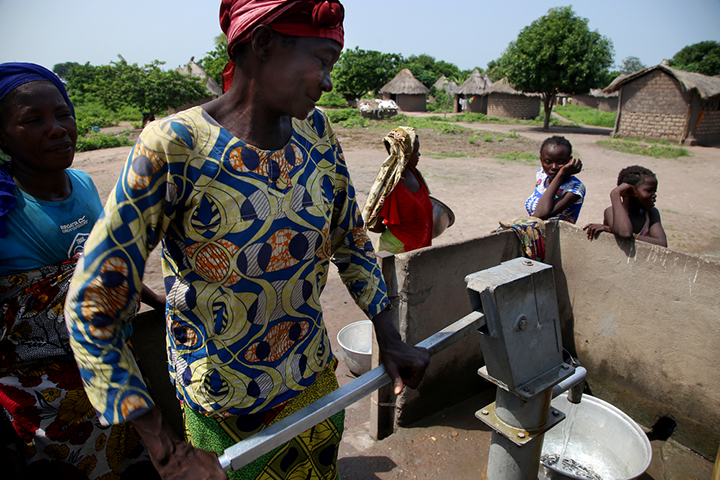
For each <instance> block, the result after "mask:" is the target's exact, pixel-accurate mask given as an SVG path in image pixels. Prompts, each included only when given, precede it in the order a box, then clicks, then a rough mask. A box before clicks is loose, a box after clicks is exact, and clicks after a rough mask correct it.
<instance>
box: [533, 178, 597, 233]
mask: <svg viewBox="0 0 720 480" xmlns="http://www.w3.org/2000/svg"><path fill="white" fill-rule="evenodd" d="M547 178H548V176H547V174H546V173H545V172H544V171H543V169H542V168H541V169H540V170H538V172H537V174H535V190H533V193H532V195H530V196H529V197H528V199H527V200H526V201H525V209H526V210H527V212H528V214H529V215H533V214H534V213H535V209H536V208H537V204H538V202H539V201H540V198H541V197H542V196H543V193H545V190H547V187H546V186H545V181H546V180H547ZM566 193H574V194H575V195H577V196H578V197H580V198H578V199H577V200H576V201H575V203H573V204H572V205H570V206H569V207H568V208H566V209H565V210H564V211H563V212H560V213H559V214H558V215H556V216H554V217H552V218H558V219H560V220H565V221H566V222H570V223H575V222H577V219H578V216H579V215H580V209H581V208H582V205H583V201H584V200H585V185H583V183H582V182H581V181H580V180H578V178H577V177H575V176H572V177H570V178H569V179H567V180H565V182H564V183H563V184H562V185H560V188H558V191H557V192H555V200H557V199H558V198H560V197H562V196H563V195H565V194H566Z"/></svg>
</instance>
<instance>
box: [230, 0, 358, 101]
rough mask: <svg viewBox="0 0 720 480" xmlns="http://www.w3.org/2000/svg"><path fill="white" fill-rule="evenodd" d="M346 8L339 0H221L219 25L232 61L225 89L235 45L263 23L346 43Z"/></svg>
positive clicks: (285, 31) (281, 30) (283, 30)
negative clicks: (344, 25) (344, 27)
mask: <svg viewBox="0 0 720 480" xmlns="http://www.w3.org/2000/svg"><path fill="white" fill-rule="evenodd" d="M344 18H345V9H344V8H343V6H342V4H340V2H339V1H338V0H296V1H292V0H291V1H288V0H222V2H221V4H220V28H222V31H223V32H224V33H225V35H226V36H227V40H228V48H227V52H228V55H230V58H231V60H230V62H228V64H227V65H226V66H225V69H224V70H223V91H227V89H228V88H230V85H231V84H232V79H233V76H234V73H235V67H234V65H233V62H232V52H233V48H234V47H235V46H236V45H238V44H241V43H245V42H249V41H250V36H251V35H252V31H253V29H254V28H255V27H256V26H258V25H259V24H261V23H264V24H266V25H269V26H270V28H272V29H273V30H275V31H276V32H279V33H282V34H284V35H292V36H297V37H321V38H330V39H332V40H335V41H337V42H339V43H340V46H341V47H342V46H343V45H344V36H345V32H344V30H343V20H344Z"/></svg>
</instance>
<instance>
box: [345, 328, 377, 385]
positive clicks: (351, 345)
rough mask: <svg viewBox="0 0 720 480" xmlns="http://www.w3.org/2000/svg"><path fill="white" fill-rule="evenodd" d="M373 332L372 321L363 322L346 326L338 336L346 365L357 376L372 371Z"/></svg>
mask: <svg viewBox="0 0 720 480" xmlns="http://www.w3.org/2000/svg"><path fill="white" fill-rule="evenodd" d="M372 332H373V325H372V321H370V320H361V321H359V322H355V323H351V324H350V325H346V326H344V327H343V328H342V329H341V330H340V331H339V332H338V334H337V340H338V343H339V344H340V347H341V348H342V350H343V354H344V357H345V363H346V364H347V366H348V368H349V369H350V372H351V373H353V374H355V375H358V376H359V375H362V374H364V373H367V372H369V371H370V366H371V358H372Z"/></svg>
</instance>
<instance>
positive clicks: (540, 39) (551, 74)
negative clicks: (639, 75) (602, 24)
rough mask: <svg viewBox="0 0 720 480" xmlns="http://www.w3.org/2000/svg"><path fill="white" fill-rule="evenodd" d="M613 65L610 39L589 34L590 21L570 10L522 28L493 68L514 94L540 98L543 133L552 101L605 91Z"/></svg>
mask: <svg viewBox="0 0 720 480" xmlns="http://www.w3.org/2000/svg"><path fill="white" fill-rule="evenodd" d="M612 60H613V46H612V41H611V40H610V39H608V38H606V37H604V36H602V35H600V33H598V32H597V31H591V30H590V29H589V28H588V20H587V19H586V18H581V17H578V16H577V15H576V14H575V12H573V10H572V8H571V7H558V8H552V9H550V11H548V13H547V14H546V15H544V16H542V17H540V18H538V19H537V20H535V21H534V22H533V23H532V24H530V25H529V26H527V27H525V28H524V29H523V30H522V31H521V32H520V33H519V34H518V38H517V39H516V40H515V41H513V42H511V43H510V45H508V48H507V49H506V50H505V52H504V53H503V55H502V57H501V58H500V59H499V60H498V62H497V66H499V67H500V68H501V70H502V71H503V73H504V74H505V75H506V76H507V78H508V81H509V82H510V84H511V85H513V86H514V87H515V88H516V89H518V90H520V91H523V92H537V93H540V94H541V95H542V98H543V104H544V106H545V123H544V127H543V128H544V129H546V130H547V128H548V125H549V123H550V114H551V111H552V104H553V100H554V99H555V96H556V95H557V94H558V93H561V92H562V93H568V94H583V93H587V92H589V91H590V89H591V88H597V87H602V86H604V85H602V80H603V79H604V74H605V72H606V71H607V69H608V68H609V67H610V65H611V64H612Z"/></svg>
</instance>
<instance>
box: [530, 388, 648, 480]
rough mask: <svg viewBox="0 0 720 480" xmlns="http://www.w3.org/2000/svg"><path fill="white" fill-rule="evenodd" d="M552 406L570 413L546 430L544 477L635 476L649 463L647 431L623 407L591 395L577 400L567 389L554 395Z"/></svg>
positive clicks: (624, 479) (626, 479) (610, 479)
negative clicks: (569, 400)
mask: <svg viewBox="0 0 720 480" xmlns="http://www.w3.org/2000/svg"><path fill="white" fill-rule="evenodd" d="M552 406H553V407H555V408H557V409H558V410H560V411H562V412H564V413H565V415H567V417H566V418H565V420H564V421H563V422H562V423H559V424H558V425H556V426H555V427H553V428H552V429H550V430H549V431H548V432H546V433H545V440H544V442H543V450H542V460H541V467H540V473H541V475H540V478H545V479H548V480H555V479H574V480H575V479H580V480H585V479H590V480H599V479H602V480H631V479H633V478H637V477H639V476H640V475H642V474H643V473H644V472H645V470H647V468H648V467H649V466H650V460H651V459H652V448H651V446H650V441H649V440H648V438H647V435H645V432H643V430H642V429H641V428H640V426H639V425H638V424H637V423H635V421H633V419H632V418H630V417H628V416H627V415H626V414H625V413H623V412H622V411H620V410H619V409H618V408H616V407H614V406H612V405H610V404H609V403H607V402H605V401H603V400H600V399H599V398H596V397H593V396H590V395H583V397H582V401H581V402H580V403H579V404H573V403H570V402H568V400H567V393H563V394H561V395H559V396H558V397H557V398H555V399H554V400H553V401H552ZM573 410H574V412H573ZM566 434H567V443H565V439H566ZM563 448H565V450H564V454H563ZM561 454H562V458H560V455H561ZM561 462H562V465H563V466H562V467H560V464H561ZM570 472H573V473H570ZM543 473H544V475H545V477H543V476H542V475H543Z"/></svg>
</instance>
